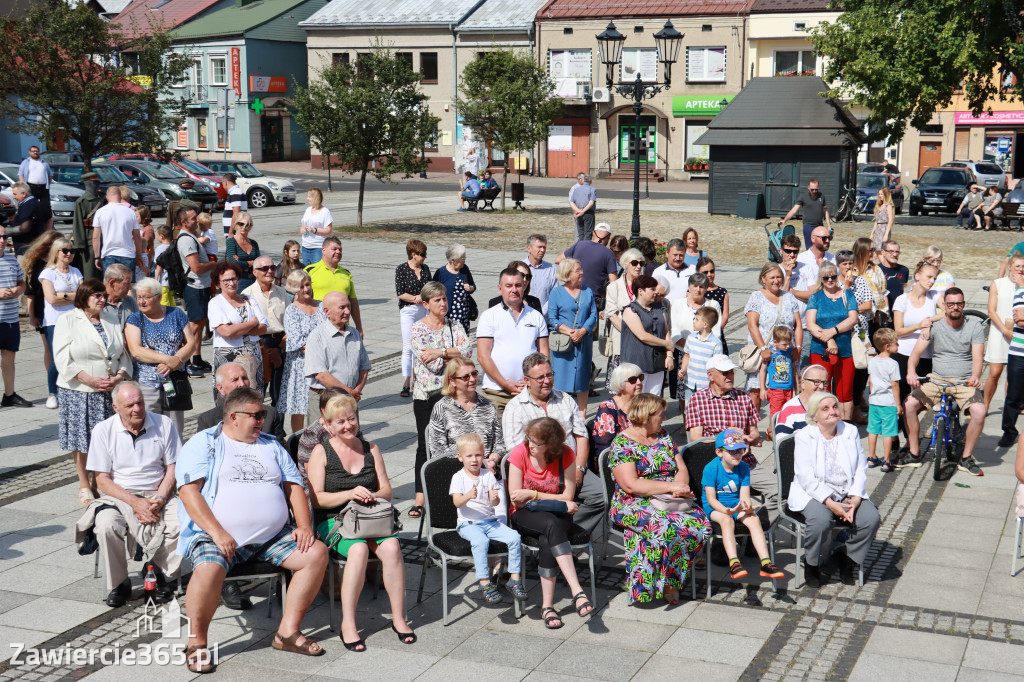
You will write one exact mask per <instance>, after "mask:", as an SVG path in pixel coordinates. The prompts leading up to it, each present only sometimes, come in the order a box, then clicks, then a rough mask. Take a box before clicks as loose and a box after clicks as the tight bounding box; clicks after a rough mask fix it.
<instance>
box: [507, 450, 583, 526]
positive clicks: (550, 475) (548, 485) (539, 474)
mask: <svg viewBox="0 0 1024 682" xmlns="http://www.w3.org/2000/svg"><path fill="white" fill-rule="evenodd" d="M508 462H509V464H510V465H512V466H514V467H515V468H517V469H519V470H520V471H522V472H523V487H524V488H526V489H528V490H536V491H537V492H541V493H549V494H551V495H557V494H559V492H561V491H560V490H559V489H558V481H559V477H558V463H557V462H551V463H550V464H548V465H547V467H545V468H544V469H543V470H542V471H541V470H538V469H537V467H535V466H534V464H533V460H531V459H530V452H529V450H527V445H526V443H520V444H519V445H517V446H515V447H514V448H512V452H510V453H509V455H508ZM575 463H576V453H574V452H573V451H572V448H570V447H569V446H568V445H567V446H565V449H564V450H562V471H565V470H566V469H568V468H570V467H572V466H573V465H574V464H575ZM512 511H513V512H515V511H519V510H518V509H517V508H516V507H512Z"/></svg>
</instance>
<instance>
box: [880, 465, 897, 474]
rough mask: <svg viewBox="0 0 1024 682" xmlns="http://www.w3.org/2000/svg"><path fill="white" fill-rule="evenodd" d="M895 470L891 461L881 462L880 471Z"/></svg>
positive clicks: (889, 471)
mask: <svg viewBox="0 0 1024 682" xmlns="http://www.w3.org/2000/svg"><path fill="white" fill-rule="evenodd" d="M894 471H896V467H894V466H893V465H892V462H882V473H883V474H891V473H892V472H894Z"/></svg>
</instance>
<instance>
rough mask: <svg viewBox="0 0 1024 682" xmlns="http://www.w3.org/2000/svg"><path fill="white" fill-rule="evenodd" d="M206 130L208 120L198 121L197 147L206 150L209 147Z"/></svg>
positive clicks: (201, 119)
mask: <svg viewBox="0 0 1024 682" xmlns="http://www.w3.org/2000/svg"><path fill="white" fill-rule="evenodd" d="M208 139H209V138H208V136H207V128H206V119H205V118H199V119H196V147H198V148H199V149H206V148H207V147H208V146H209V141H208Z"/></svg>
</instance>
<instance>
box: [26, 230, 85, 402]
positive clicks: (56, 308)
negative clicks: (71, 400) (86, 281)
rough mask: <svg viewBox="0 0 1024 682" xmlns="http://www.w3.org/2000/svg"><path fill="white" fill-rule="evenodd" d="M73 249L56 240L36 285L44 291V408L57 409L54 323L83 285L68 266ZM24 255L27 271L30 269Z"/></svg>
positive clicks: (77, 272) (69, 308)
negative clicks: (47, 359)
mask: <svg viewBox="0 0 1024 682" xmlns="http://www.w3.org/2000/svg"><path fill="white" fill-rule="evenodd" d="M74 257H75V250H74V248H72V246H71V242H70V241H69V240H67V239H63V238H61V239H57V240H56V241H54V242H53V244H52V245H51V246H50V253H49V256H48V257H47V259H46V267H45V268H44V269H43V271H42V272H40V273H39V284H40V285H41V286H42V288H43V301H44V303H43V332H44V333H45V334H46V345H47V347H48V348H49V350H50V366H49V367H48V368H47V370H46V383H47V386H48V388H49V395H48V396H47V398H46V406H47V407H48V408H50V409H51V410H53V409H56V408H57V365H56V364H55V363H54V361H53V333H54V329H55V327H56V325H57V320H58V319H60V318H61V316H63V315H64V314H66V313H69V312H71V311H72V310H74V308H75V292H76V291H78V285H80V284H81V283H82V273H81V271H80V270H79V269H78V268H76V267H74V266H73V265H71V260H72V259H73V258H74ZM28 259H29V257H28V256H26V271H28V270H29V267H28V263H27V261H28Z"/></svg>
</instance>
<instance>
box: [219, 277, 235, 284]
mask: <svg viewBox="0 0 1024 682" xmlns="http://www.w3.org/2000/svg"><path fill="white" fill-rule="evenodd" d="M220 283H221V284H222V285H224V284H238V278H237V277H231V278H227V277H222V278H221V280H220Z"/></svg>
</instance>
